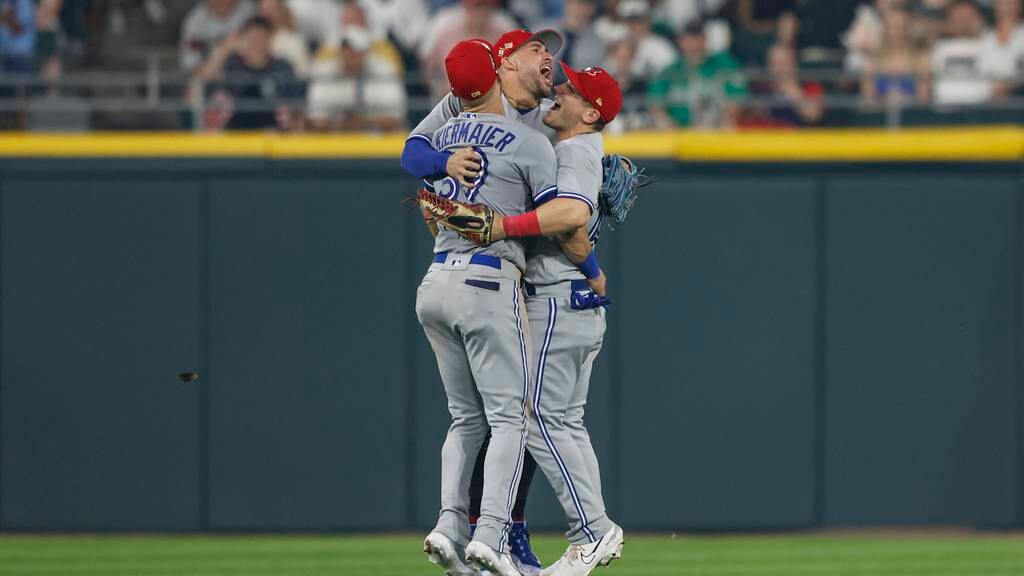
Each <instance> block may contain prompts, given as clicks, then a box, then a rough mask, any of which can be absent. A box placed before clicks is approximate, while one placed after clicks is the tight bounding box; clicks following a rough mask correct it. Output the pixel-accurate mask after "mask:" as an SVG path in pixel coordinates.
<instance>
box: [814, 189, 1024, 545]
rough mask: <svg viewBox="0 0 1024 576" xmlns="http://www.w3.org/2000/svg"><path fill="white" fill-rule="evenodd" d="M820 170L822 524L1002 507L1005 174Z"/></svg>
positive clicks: (1009, 301)
mask: <svg viewBox="0 0 1024 576" xmlns="http://www.w3.org/2000/svg"><path fill="white" fill-rule="evenodd" d="M884 178H885V179H884V180H882V179H880V178H879V176H877V175H868V176H864V175H853V174H849V173H848V174H845V175H836V176H833V177H832V178H831V179H830V180H829V183H828V200H827V203H828V210H827V215H826V218H827V221H826V223H825V224H826V228H827V230H828V239H829V241H828V247H827V253H828V262H829V265H828V280H827V282H828V288H827V290H828V334H827V342H828V350H827V352H828V355H827V367H828V369H827V392H826V397H827V403H826V412H827V414H826V438H827V441H826V447H827V449H826V451H825V453H826V455H827V456H826V469H825V482H826V487H827V489H826V494H827V499H826V503H825V521H826V523H828V524H830V525H863V524H879V523H881V524H960V525H964V524H966V525H978V526H1010V525H1013V524H1014V523H1015V522H1016V521H1017V514H1016V511H1017V509H1018V506H1017V498H1018V488H1019V482H1020V480H1019V478H1018V477H1017V463H1016V461H1015V458H1013V457H1011V455H1013V454H1016V453H1017V448H1018V443H1017V440H1016V436H1017V425H1018V418H1019V417H1020V414H1019V413H1018V406H1017V403H1016V402H1015V398H1016V394H1017V387H1018V386H1019V379H1018V378H1019V377H1018V374H1017V367H1018V357H1019V355H1020V354H1021V351H1020V349H1019V347H1018V346H1019V341H1018V329H1019V324H1018V322H1019V320H1020V319H1019V317H1017V315H1016V314H1013V313H1008V312H1009V311H1011V310H1017V306H1018V301H1019V300H1018V299H1019V298H1020V294H1019V292H1018V289H1017V288H1018V286H1019V279H1018V278H1017V277H1016V276H1017V274H1019V258H1020V256H1021V255H1020V253H1019V252H1018V248H1019V247H1018V242H1017V235H1018V231H1017V229H1016V228H1017V195H1018V194H1019V187H1018V181H1017V178H1016V176H1015V175H1006V176H1001V175H998V174H996V175H986V174H962V173H961V174H957V173H946V174H934V173H933V174H928V173H920V172H909V171H908V172H903V173H892V174H888V175H886V176H885V177H884Z"/></svg>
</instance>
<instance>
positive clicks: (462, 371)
mask: <svg viewBox="0 0 1024 576" xmlns="http://www.w3.org/2000/svg"><path fill="white" fill-rule="evenodd" d="M448 276H449V275H448V274H446V273H443V272H441V273H433V272H431V273H428V274H427V277H426V278H424V281H423V283H422V284H421V285H420V289H419V291H418V292H417V303H416V312H417V315H418V316H419V319H420V323H421V324H422V325H423V330H424V333H425V334H426V336H427V339H428V340H429V341H430V345H431V347H432V348H433V350H434V355H435V356H436V358H437V366H438V370H439V371H440V374H441V381H442V382H443V383H444V389H445V393H446V395H447V397H448V410H449V412H450V413H451V417H452V423H451V426H450V427H449V429H448V434H447V436H446V437H445V442H444V445H443V447H442V449H441V511H440V514H439V517H438V522H437V525H436V527H435V528H434V530H433V531H432V532H431V534H430V535H429V536H428V537H427V540H426V541H425V542H424V551H425V552H427V554H428V555H429V556H430V558H431V560H432V561H434V562H435V563H438V564H441V565H442V566H443V567H444V568H445V569H446V570H447V571H448V573H449V574H466V575H468V574H472V573H473V572H472V571H471V570H470V569H469V567H468V566H466V565H465V546H466V545H467V543H468V542H469V538H470V537H469V517H468V516H469V483H470V478H471V475H472V464H473V461H474V460H475V459H476V457H477V454H478V453H479V452H480V445H481V444H482V443H483V440H484V437H485V435H486V434H487V421H486V418H485V417H484V412H483V404H482V402H481V400H480V397H479V395H478V393H477V391H476V385H475V383H474V381H473V376H472V371H471V369H470V366H469V359H468V356H467V354H466V350H465V348H464V346H463V344H462V340H461V337H460V336H459V334H458V333H456V331H454V330H453V329H452V328H451V326H450V324H449V323H448V322H447V321H446V319H445V314H444V313H443V311H444V307H443V303H444V298H445V296H444V292H445V291H446V289H447V285H448V283H449V282H448V281H449V280H450V279H449V278H448Z"/></svg>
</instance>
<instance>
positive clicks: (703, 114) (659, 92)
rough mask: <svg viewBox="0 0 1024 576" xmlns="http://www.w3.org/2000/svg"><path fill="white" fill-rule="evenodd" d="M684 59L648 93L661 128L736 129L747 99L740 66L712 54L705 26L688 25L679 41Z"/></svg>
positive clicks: (727, 57)
mask: <svg viewBox="0 0 1024 576" xmlns="http://www.w3.org/2000/svg"><path fill="white" fill-rule="evenodd" d="M677 41H678V43H679V49H680V50H681V51H682V56H681V57H680V58H679V59H678V60H676V61H675V63H673V64H671V65H670V66H669V67H668V68H665V69H664V70H663V71H662V72H661V73H660V74H658V76H657V77H655V78H654V80H652V81H651V83H650V84H649V85H648V89H647V99H648V104H649V108H650V111H651V116H652V117H653V120H654V122H655V125H656V126H657V127H659V128H669V127H672V126H694V127H700V128H723V127H731V126H735V124H736V120H737V118H738V117H739V106H738V102H739V101H741V100H742V99H743V98H744V97H746V95H747V81H746V79H745V78H744V77H743V73H742V72H741V71H740V65H739V63H738V62H737V61H736V60H735V59H734V58H733V57H732V56H730V55H729V54H728V53H726V52H719V53H717V54H710V55H709V54H708V49H707V38H706V37H705V35H704V26H703V24H701V23H699V22H693V23H690V24H688V25H687V26H686V27H685V28H684V29H683V31H682V32H681V33H680V34H679V36H678V37H677Z"/></svg>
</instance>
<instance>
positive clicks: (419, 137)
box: [401, 93, 462, 180]
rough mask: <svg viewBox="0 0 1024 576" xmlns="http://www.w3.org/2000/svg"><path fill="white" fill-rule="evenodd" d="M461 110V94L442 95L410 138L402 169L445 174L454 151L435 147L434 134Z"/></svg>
mask: <svg viewBox="0 0 1024 576" xmlns="http://www.w3.org/2000/svg"><path fill="white" fill-rule="evenodd" d="M460 112H462V103H461V102H459V99H458V98H456V97H455V96H454V95H452V94H450V93H449V94H448V95H447V96H445V97H444V98H442V99H441V101H440V102H438V103H437V106H434V109H433V110H431V111H430V114H427V117H426V118H424V119H423V120H421V121H420V123H419V124H418V125H417V126H416V128H414V129H413V131H412V134H409V137H408V138H406V140H405V147H404V148H403V149H402V160H401V164H402V169H403V170H405V171H406V172H408V173H409V174H412V175H413V176H415V177H417V178H425V179H431V180H436V179H438V178H444V176H445V175H446V173H447V167H448V157H449V156H451V154H449V153H448V152H438V151H437V150H434V145H433V144H432V143H431V141H430V137H431V136H433V135H434V132H436V131H438V130H439V129H440V128H441V127H442V126H444V125H445V123H447V122H448V120H449V119H451V118H454V117H456V116H458V115H459V113H460Z"/></svg>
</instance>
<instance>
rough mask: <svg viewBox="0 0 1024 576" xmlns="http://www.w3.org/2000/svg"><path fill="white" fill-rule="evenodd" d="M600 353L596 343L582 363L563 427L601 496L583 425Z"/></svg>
mask: <svg viewBox="0 0 1024 576" xmlns="http://www.w3.org/2000/svg"><path fill="white" fill-rule="evenodd" d="M602 315H603V312H602ZM600 351H601V342H598V343H597V345H596V346H595V347H594V349H593V350H592V351H591V353H590V354H589V355H588V356H587V359H586V360H585V361H584V362H583V366H582V367H581V369H580V375H579V379H578V380H577V382H576V388H575V390H574V391H573V395H572V397H571V398H570V399H569V409H568V410H566V412H565V426H566V427H567V428H568V429H569V433H570V434H572V438H573V440H574V441H575V442H576V445H577V446H578V447H579V449H580V454H581V455H582V456H583V461H584V463H585V464H586V467H587V471H588V472H589V474H590V479H591V481H592V482H593V483H594V488H595V489H596V490H597V492H598V493H599V494H603V493H604V492H603V490H602V489H601V467H600V465H599V464H598V460H597V453H595V452H594V445H593V444H592V443H591V441H590V432H589V431H588V430H587V427H586V426H585V425H584V424H583V415H584V412H585V408H586V405H587V396H588V395H589V394H590V375H591V373H592V372H593V368H594V360H596V359H597V355H598V353H599V352H600Z"/></svg>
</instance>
